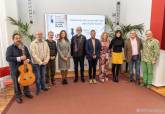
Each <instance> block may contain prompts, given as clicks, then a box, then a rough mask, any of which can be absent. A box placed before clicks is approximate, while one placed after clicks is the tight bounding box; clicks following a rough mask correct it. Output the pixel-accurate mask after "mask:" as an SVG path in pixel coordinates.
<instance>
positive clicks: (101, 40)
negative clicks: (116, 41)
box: [101, 32, 109, 41]
mask: <svg viewBox="0 0 165 114" xmlns="http://www.w3.org/2000/svg"><path fill="white" fill-rule="evenodd" d="M104 34H106V35H107V39H106V41H109V39H108V38H109V34H108V33H107V32H103V33H102V34H101V41H103V36H104Z"/></svg>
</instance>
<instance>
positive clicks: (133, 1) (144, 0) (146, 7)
mask: <svg viewBox="0 0 165 114" xmlns="http://www.w3.org/2000/svg"><path fill="white" fill-rule="evenodd" d="M123 1H125V2H126V4H125V5H126V6H125V11H124V12H125V18H126V19H125V22H124V23H125V24H140V23H144V27H145V30H146V29H150V19H151V7H152V0H123ZM124 12H123V13H124Z"/></svg>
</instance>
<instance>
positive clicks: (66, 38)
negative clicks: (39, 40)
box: [59, 30, 69, 41]
mask: <svg viewBox="0 0 165 114" xmlns="http://www.w3.org/2000/svg"><path fill="white" fill-rule="evenodd" d="M63 32H64V33H65V38H64V39H65V40H66V41H69V40H68V37H67V33H66V31H65V30H61V32H60V35H59V40H61V39H62V37H61V34H62V33H63Z"/></svg>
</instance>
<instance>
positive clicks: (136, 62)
mask: <svg viewBox="0 0 165 114" xmlns="http://www.w3.org/2000/svg"><path fill="white" fill-rule="evenodd" d="M134 68H135V72H136V80H140V59H139V58H137V59H132V60H131V61H130V62H129V73H130V80H133V75H134V72H133V69H134Z"/></svg>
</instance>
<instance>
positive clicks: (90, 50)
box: [85, 38, 101, 60]
mask: <svg viewBox="0 0 165 114" xmlns="http://www.w3.org/2000/svg"><path fill="white" fill-rule="evenodd" d="M95 46H96V47H95V54H96V59H99V57H100V49H101V43H100V41H99V40H98V39H95ZM85 49H86V57H87V59H88V60H91V59H92V58H93V51H94V48H93V44H92V39H91V38H90V39H88V40H87V41H86V45H85Z"/></svg>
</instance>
